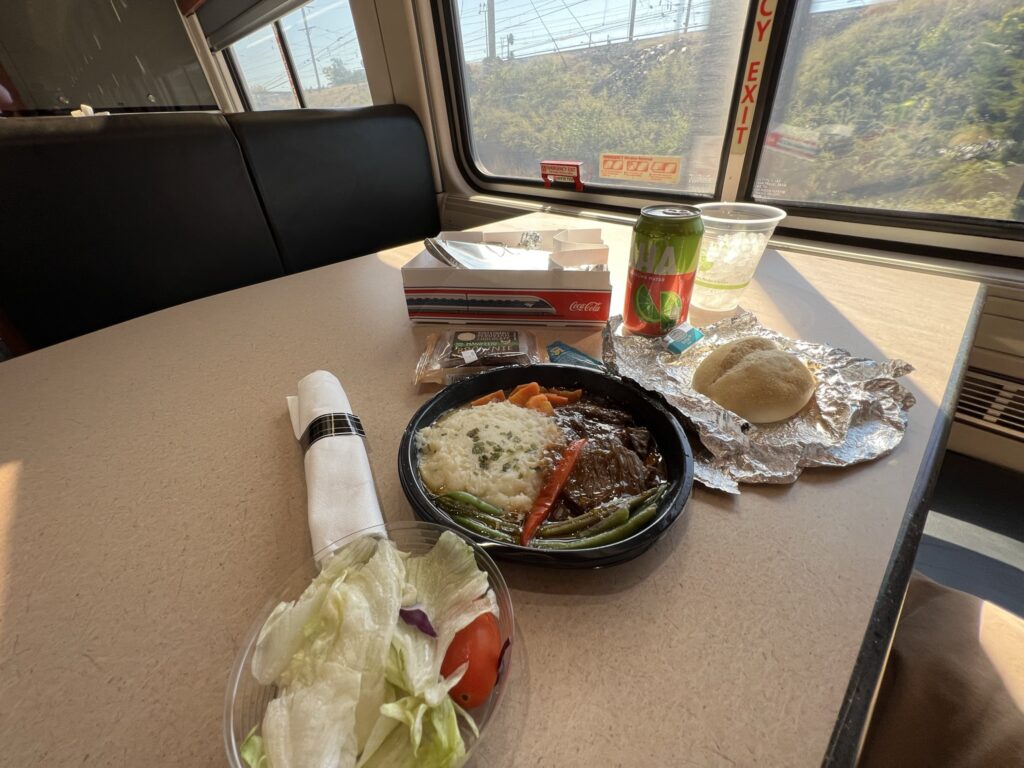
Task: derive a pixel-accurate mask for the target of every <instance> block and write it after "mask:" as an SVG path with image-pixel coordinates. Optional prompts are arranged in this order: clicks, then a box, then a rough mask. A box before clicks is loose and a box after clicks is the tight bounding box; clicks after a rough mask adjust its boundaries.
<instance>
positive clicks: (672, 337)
mask: <svg viewBox="0 0 1024 768" xmlns="http://www.w3.org/2000/svg"><path fill="white" fill-rule="evenodd" d="M703 338H704V334H703V333H702V332H701V331H700V329H699V328H694V327H693V326H692V325H690V324H689V323H681V324H679V325H678V326H676V327H675V328H673V329H672V330H671V331H669V332H668V333H667V334H665V344H667V345H668V349H669V352H675V353H676V354H677V355H678V354H679V353H680V352H685V351H686V350H688V349H689V348H690V347H692V346H693V345H694V344H696V343H697V342H698V341H700V340H701V339H703Z"/></svg>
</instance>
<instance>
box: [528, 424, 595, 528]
mask: <svg viewBox="0 0 1024 768" xmlns="http://www.w3.org/2000/svg"><path fill="white" fill-rule="evenodd" d="M586 444H587V439H586V438H585V437H584V438H581V439H579V440H576V441H574V442H572V443H570V444H569V447H568V448H566V449H565V453H564V454H562V458H561V459H560V460H559V462H558V466H556V467H555V469H554V471H553V472H552V473H551V475H550V476H549V477H548V481H547V482H546V483H544V487H543V488H541V489H540V494H539V495H538V496H537V500H536V501H535V502H533V508H532V509H531V510H530V514H529V515H527V516H526V522H525V523H523V533H522V535H521V536H520V537H519V543H520V544H522V545H523V546H524V547H525V546H526V545H527V544H529V543H530V539H532V538H533V534H535V533H536V532H537V529H538V528H540V526H541V523H543V522H544V521H545V520H547V519H548V515H550V514H551V508H552V507H553V506H555V501H557V499H558V497H559V495H560V494H561V493H562V489H563V488H565V484H566V483H567V482H568V480H569V475H571V474H572V468H573V467H575V466H576V459H578V458H579V457H580V454H581V453H582V452H583V446H584V445H586Z"/></svg>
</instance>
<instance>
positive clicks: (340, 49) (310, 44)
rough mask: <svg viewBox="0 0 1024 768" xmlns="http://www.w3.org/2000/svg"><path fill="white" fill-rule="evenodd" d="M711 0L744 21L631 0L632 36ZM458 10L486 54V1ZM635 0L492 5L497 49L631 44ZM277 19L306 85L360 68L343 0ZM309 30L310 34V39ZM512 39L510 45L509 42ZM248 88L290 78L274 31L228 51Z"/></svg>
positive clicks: (669, 27) (530, 51) (816, 7)
mask: <svg viewBox="0 0 1024 768" xmlns="http://www.w3.org/2000/svg"><path fill="white" fill-rule="evenodd" d="M810 1H811V3H812V6H811V12H812V13H815V12H826V11H834V10H840V9H844V8H861V7H864V6H866V5H872V4H874V3H877V2H886V1H888V0H810ZM711 2H714V3H716V4H721V5H723V6H726V9H727V11H728V12H729V13H730V14H731V15H733V16H734V17H735V18H736V19H737V23H738V24H741V23H742V21H741V20H742V19H743V13H744V10H745V8H746V7H747V0H635V6H636V11H635V17H634V21H633V35H634V37H635V38H644V37H654V36H658V35H664V34H667V33H671V32H673V31H675V30H676V29H679V30H684V29H685V28H686V26H687V24H689V29H691V30H693V29H700V28H702V27H703V26H704V25H706V24H707V19H708V7H709V4H710V3H711ZM452 4H453V5H454V6H455V7H456V9H457V12H458V19H459V27H460V32H461V36H462V41H463V51H464V55H465V58H466V60H467V61H479V60H481V59H483V58H484V57H485V56H486V55H487V26H486V24H487V21H486V19H487V14H486V9H487V0H452ZM633 4H634V0H494V9H495V14H494V15H495V47H496V52H497V54H498V55H499V56H500V57H502V58H507V57H508V55H509V50H510V47H511V52H512V54H513V55H514V56H518V57H525V56H531V55H537V54H541V53H551V52H554V51H556V50H570V49H577V48H586V47H588V46H596V45H601V44H607V43H608V42H613V43H614V42H622V41H625V40H627V39H628V35H629V16H630V10H631V5H633ZM304 10H305V15H304V16H303V9H299V10H296V11H292V12H291V13H289V14H288V15H287V16H285V17H284V18H283V19H282V26H283V27H284V30H285V36H286V39H287V41H288V45H289V47H290V48H291V51H292V55H293V57H294V59H295V65H296V68H297V70H298V72H299V76H300V79H301V80H302V84H303V87H304V88H307V89H313V88H317V87H318V83H317V75H318V74H319V76H320V82H319V85H321V86H326V85H327V80H326V78H325V77H324V75H323V69H324V67H326V66H327V65H328V64H330V62H331V60H332V59H334V58H339V59H341V61H342V62H343V63H344V65H345V66H346V67H347V68H349V69H351V70H361V69H362V68H363V63H362V55H361V53H360V50H359V41H358V40H357V38H356V32H355V26H354V24H353V23H352V12H351V11H350V10H349V4H348V2H347V0H312V1H311V2H309V3H307V4H306V5H305V6H304ZM307 29H308V35H307ZM510 36H511V41H510V39H509V38H510ZM232 50H233V51H234V53H235V55H236V57H237V58H238V61H239V64H240V65H241V68H242V71H243V72H244V73H245V76H246V80H247V81H248V83H249V86H250V87H254V86H255V85H263V86H264V87H266V88H267V89H268V90H287V88H288V76H287V73H286V71H285V68H284V64H283V63H282V61H281V56H280V53H278V51H277V44H276V42H275V39H274V33H273V29H272V28H270V27H267V28H265V29H263V30H260V31H257V32H254V33H253V34H251V35H249V36H248V37H247V38H244V39H242V40H240V41H239V42H238V43H236V44H235V45H234V46H232Z"/></svg>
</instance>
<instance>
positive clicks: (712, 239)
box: [690, 203, 786, 312]
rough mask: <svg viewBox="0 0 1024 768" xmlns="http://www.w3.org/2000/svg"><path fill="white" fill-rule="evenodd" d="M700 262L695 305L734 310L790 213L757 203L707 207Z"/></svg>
mask: <svg viewBox="0 0 1024 768" xmlns="http://www.w3.org/2000/svg"><path fill="white" fill-rule="evenodd" d="M697 207H698V208H700V213H701V219H703V221H704V238H703V239H702V240H701V244H700V261H699V263H698V265H697V278H696V281H695V283H694V286H693V297H692V298H691V299H690V303H691V305H693V306H695V307H700V308H701V309H707V310H711V311H713V312H723V311H726V310H730V309H734V308H735V307H736V306H737V305H738V304H739V303H740V296H742V295H743V290H744V289H745V288H746V287H747V285H749V284H750V281H751V280H752V279H753V277H754V270H756V269H757V263H758V262H759V261H761V256H762V254H763V253H764V249H765V247H766V246H767V245H768V238H770V237H771V236H772V232H774V231H775V226H776V225H777V224H778V223H779V222H780V221H782V220H783V219H784V218H786V212H785V211H783V210H780V209H779V208H773V207H772V206H770V205H757V204H755V203H703V204H702V205H698V206H697Z"/></svg>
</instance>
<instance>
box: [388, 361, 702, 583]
mask: <svg viewBox="0 0 1024 768" xmlns="http://www.w3.org/2000/svg"><path fill="white" fill-rule="evenodd" d="M531 381H536V382H538V383H539V384H540V385H541V386H544V387H557V388H559V389H578V388H582V389H583V390H585V391H586V392H587V393H589V394H591V395H596V396H600V397H604V398H605V399H607V400H608V402H609V404H610V405H612V406H613V407H615V408H619V409H621V410H623V411H626V412H628V413H629V414H631V415H632V416H633V419H634V420H635V421H636V423H637V424H639V425H640V426H643V427H646V428H647V429H648V430H650V432H651V435H653V437H654V440H655V442H656V443H657V445H658V450H659V451H661V455H662V458H663V459H664V461H665V469H666V472H667V475H668V481H669V488H668V492H667V493H666V494H665V495H664V496H663V497H662V499H661V502H660V503H659V505H658V514H657V515H656V516H655V518H654V519H653V520H652V521H651V522H650V524H648V525H647V527H645V528H643V529H641V530H640V531H637V532H636V533H635V534H633V535H632V536H630V537H629V538H628V539H623V540H622V541H617V542H615V543H613V544H606V545H604V546H601V547H590V548H588V549H575V550H559V551H552V550H541V549H537V548H535V547H522V546H519V545H518V544H506V543H503V542H497V541H493V540H491V539H488V538H486V537H484V536H481V535H479V534H477V533H475V532H473V531H470V530H468V529H466V528H463V527H462V526H460V525H459V524H458V523H456V522H455V521H453V520H452V519H451V518H450V517H448V515H447V514H446V513H445V512H444V511H443V510H442V509H440V508H439V507H438V506H436V505H435V504H434V503H433V501H431V494H430V492H429V491H428V490H427V489H426V488H425V487H424V485H423V482H422V480H421V479H420V475H419V471H418V469H417V450H416V443H415V439H414V438H415V435H416V432H417V431H419V430H420V429H421V428H423V427H426V426H429V425H430V424H433V423H434V422H435V421H436V420H437V419H438V418H439V417H440V416H441V415H442V414H444V413H446V412H447V411H449V410H451V409H452V408H456V407H458V406H460V405H463V404H465V403H468V402H470V401H471V400H475V399H476V398H478V397H481V396H483V395H486V394H488V393H489V392H494V391H496V390H499V389H509V388H511V387H515V386H516V385H517V384H525V383H527V382H531ZM398 477H399V480H400V481H401V483H402V490H403V491H404V492H405V496H406V498H407V499H408V500H409V503H410V504H411V505H412V508H413V510H414V511H415V513H416V516H417V517H419V518H420V519H421V520H428V521H430V522H434V523H440V524H441V525H444V526H447V527H449V528H452V529H454V530H457V531H458V532H459V533H461V534H463V535H464V536H468V537H469V538H471V539H473V540H474V541H476V542H478V543H479V544H481V545H482V546H483V547H484V548H485V549H486V550H487V552H488V553H489V554H491V555H492V556H494V557H498V558H501V559H503V560H510V561H514V562H519V563H529V564H533V565H547V566H554V567H559V568H596V567H601V566H608V565H615V564H616V563H621V562H625V561H626V560H631V559H632V558H634V557H636V556H637V555H639V554H641V553H642V552H644V551H646V550H647V549H648V548H650V547H651V545H653V544H654V542H656V541H657V540H658V539H659V538H661V537H662V536H663V535H664V534H665V532H666V531H667V530H668V528H669V526H671V525H672V524H673V523H674V522H675V521H676V520H678V519H679V517H680V516H681V514H682V513H683V511H684V510H685V508H686V502H687V500H688V499H689V498H690V490H691V489H692V487H693V452H692V451H691V450H690V443H689V441H688V440H687V439H686V435H685V433H684V432H683V429H682V427H681V426H680V424H679V422H678V421H677V420H676V418H675V417H674V416H673V415H672V414H671V413H670V411H669V410H668V409H667V408H666V407H665V404H664V399H663V398H662V397H661V396H660V395H658V394H656V393H653V392H650V391H648V390H646V389H644V388H643V387H641V386H639V385H638V384H636V383H634V382H632V381H628V380H625V379H621V378H619V377H617V376H611V375H609V374H606V373H601V372H599V371H595V370H592V369H590V368H581V367H578V366H574V365H529V366H510V367H507V368H496V369H494V370H492V371H487V372H486V373H481V374H479V375H477V376H474V377H472V378H469V379H464V380H463V381H460V382H458V383H456V384H452V385H451V386H449V387H446V388H445V389H443V390H441V391H440V392H439V393H438V394H437V395H435V396H434V397H432V398H431V399H430V400H428V401H427V402H426V404H424V405H423V407H422V408H420V409H419V410H418V411H416V414H415V415H414V416H413V417H412V420H411V421H410V422H409V426H408V427H406V429H405V434H404V435H403V436H402V443H401V446H400V447H399V449H398Z"/></svg>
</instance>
